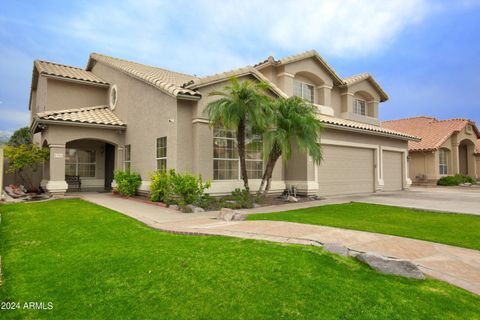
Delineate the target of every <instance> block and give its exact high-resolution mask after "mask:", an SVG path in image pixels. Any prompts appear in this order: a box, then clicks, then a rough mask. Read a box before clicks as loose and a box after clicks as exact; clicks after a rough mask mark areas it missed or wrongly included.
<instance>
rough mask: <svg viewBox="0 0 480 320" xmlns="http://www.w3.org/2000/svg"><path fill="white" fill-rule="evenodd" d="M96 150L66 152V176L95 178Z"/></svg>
mask: <svg viewBox="0 0 480 320" xmlns="http://www.w3.org/2000/svg"><path fill="white" fill-rule="evenodd" d="M95 171H96V161H95V150H82V149H71V148H67V149H66V150H65V175H69V176H80V177H82V178H95Z"/></svg>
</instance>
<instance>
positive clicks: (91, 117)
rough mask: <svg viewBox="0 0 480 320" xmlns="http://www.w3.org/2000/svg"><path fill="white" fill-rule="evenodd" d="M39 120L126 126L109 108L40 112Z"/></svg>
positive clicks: (37, 116)
mask: <svg viewBox="0 0 480 320" xmlns="http://www.w3.org/2000/svg"><path fill="white" fill-rule="evenodd" d="M35 117H36V118H37V119H39V120H53V121H67V122H79V123H88V124H100V125H110V126H123V127H124V126H126V125H125V123H123V122H122V120H120V119H119V118H118V117H117V116H116V115H115V114H114V113H113V112H112V110H110V108H109V107H108V106H96V107H87V108H77V109H68V110H60V111H46V112H39V113H37V115H36V116H35Z"/></svg>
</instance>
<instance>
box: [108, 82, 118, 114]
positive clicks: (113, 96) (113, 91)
mask: <svg viewBox="0 0 480 320" xmlns="http://www.w3.org/2000/svg"><path fill="white" fill-rule="evenodd" d="M109 99H110V100H109V104H110V109H112V110H113V109H115V106H116V105H117V101H118V90H117V86H116V85H113V86H112V87H110V97H109Z"/></svg>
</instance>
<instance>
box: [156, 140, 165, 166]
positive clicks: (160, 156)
mask: <svg viewBox="0 0 480 320" xmlns="http://www.w3.org/2000/svg"><path fill="white" fill-rule="evenodd" d="M156 159H157V170H161V171H166V170H167V137H161V138H158V139H157V156H156Z"/></svg>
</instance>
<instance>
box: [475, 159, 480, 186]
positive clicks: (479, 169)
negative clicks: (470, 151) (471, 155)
mask: <svg viewBox="0 0 480 320" xmlns="http://www.w3.org/2000/svg"><path fill="white" fill-rule="evenodd" d="M476 161H477V179H478V180H480V155H477V156H476Z"/></svg>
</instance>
